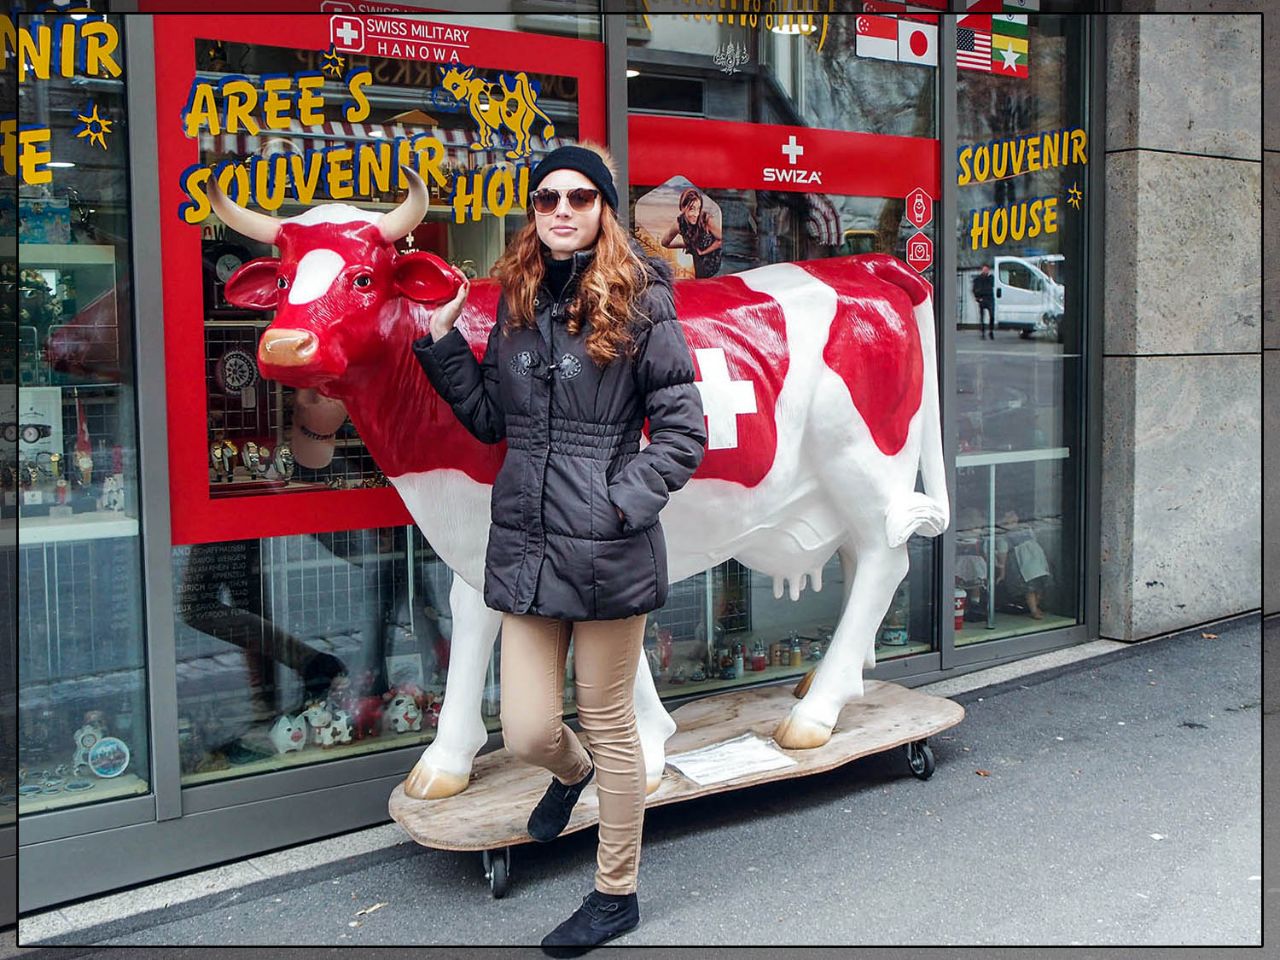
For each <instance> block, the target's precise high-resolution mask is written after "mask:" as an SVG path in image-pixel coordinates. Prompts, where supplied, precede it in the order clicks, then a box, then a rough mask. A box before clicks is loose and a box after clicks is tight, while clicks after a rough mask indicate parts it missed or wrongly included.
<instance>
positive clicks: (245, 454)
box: [240, 440, 262, 478]
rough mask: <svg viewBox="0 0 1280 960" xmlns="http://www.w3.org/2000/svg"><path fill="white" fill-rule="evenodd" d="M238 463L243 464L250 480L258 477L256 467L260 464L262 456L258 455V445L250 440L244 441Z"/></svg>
mask: <svg viewBox="0 0 1280 960" xmlns="http://www.w3.org/2000/svg"><path fill="white" fill-rule="evenodd" d="M240 462H241V463H243V464H244V468H245V470H247V471H248V472H249V476H250V477H251V478H256V477H257V476H258V467H259V466H261V464H262V455H261V454H260V453H258V445H257V444H256V443H254V442H253V441H252V440H248V441H246V442H245V445H244V448H243V449H242V450H241V451H240Z"/></svg>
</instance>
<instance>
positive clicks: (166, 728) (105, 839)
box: [0, 0, 1106, 920]
mask: <svg viewBox="0 0 1280 960" xmlns="http://www.w3.org/2000/svg"><path fill="white" fill-rule="evenodd" d="M625 11H626V3H625V0H602V3H601V14H602V17H603V21H604V22H603V30H602V38H603V42H604V43H605V54H606V55H605V63H606V109H607V124H608V126H607V129H608V136H609V145H610V149H611V150H612V152H613V154H614V155H615V157H617V159H618V163H619V167H620V171H621V173H620V182H619V184H618V186H619V190H620V192H622V195H623V196H626V195H627V193H626V191H627V188H628V183H627V173H626V171H627V160H628V153H629V151H628V140H627V116H628V113H627V84H626V75H625V71H626V63H627V54H628V48H627V38H626V13H625ZM1088 19H1089V27H1088V31H1087V36H1086V56H1087V57H1088V63H1087V71H1088V73H1087V75H1086V76H1087V78H1088V83H1089V85H1090V88H1089V90H1088V93H1087V96H1088V101H1089V117H1088V124H1087V127H1088V131H1089V136H1090V138H1091V139H1092V140H1093V142H1094V143H1095V144H1097V143H1099V142H1100V139H1099V138H1100V137H1101V136H1102V132H1103V131H1104V130H1105V114H1104V112H1103V105H1104V94H1105V78H1106V66H1105V60H1104V59H1103V52H1104V49H1105V23H1104V21H1105V18H1104V17H1100V16H1091V17H1089V18H1088ZM940 28H941V29H940V31H939V34H940V47H939V48H940V49H942V50H947V49H953V45H954V42H955V18H954V16H951V15H947V16H944V17H943V18H942V20H941V23H940ZM127 29H128V38H127V43H126V58H127V59H126V62H127V64H128V71H129V73H128V76H129V78H130V81H131V82H130V83H129V85H128V105H129V123H128V130H129V143H130V147H131V149H130V163H131V166H130V189H131V197H130V204H131V209H132V217H133V231H132V243H133V247H132V261H133V270H134V283H133V288H134V307H135V315H136V318H137V337H138V340H137V349H136V356H137V364H138V367H137V369H138V386H137V389H138V394H139V397H144V396H145V397H146V399H147V402H146V403H141V402H140V403H139V404H138V409H139V445H140V463H141V476H140V482H141V498H140V499H141V504H142V519H143V522H142V531H143V532H142V548H143V558H144V559H143V572H144V583H143V590H144V611H145V618H146V637H147V651H146V653H147V680H148V698H149V707H150V711H151V713H150V717H149V718H148V731H149V734H150V738H151V744H152V748H151V785H152V793H151V794H150V795H147V796H144V797H134V798H130V799H127V800H121V801H115V802H111V803H102V804H96V805H91V806H87V807H83V808H74V809H71V810H67V811H59V812H55V813H49V814H40V815H36V816H32V817H29V818H24V819H22V820H21V822H20V824H19V829H18V830H17V833H18V834H19V835H20V836H19V838H18V842H19V843H20V844H21V860H22V867H24V868H25V869H24V870H23V874H22V882H21V884H20V885H19V889H18V897H17V906H18V910H19V911H20V912H28V911H32V910H38V909H43V908H46V907H49V906H52V905H54V904H57V903H62V902H66V901H68V900H72V899H76V898H80V897H86V896H93V895H96V894H100V893H103V892H105V891H108V890H115V889H119V888H121V887H124V886H129V885H132V884H138V883H145V882H149V881H154V880H157V879H159V878H162V877H165V876H170V875H173V874H177V873H181V872H184V871H188V870H196V869H202V868H206V867H210V866H213V865H215V864H218V863H225V862H229V861H235V860H240V859H243V858H245V857H250V856H255V855H259V854H262V853H265V852H267V851H270V850H273V849H277V848H280V847H285V846H290V845H293V844H297V843H303V842H307V841H310V840H316V839H320V838H322V837H327V836H333V835H336V834H340V833H344V832H348V831H351V830H355V829H360V828H363V827H367V826H372V825H375V824H379V823H385V822H386V821H387V812H386V798H387V796H388V795H389V793H390V792H391V789H392V788H393V787H394V786H395V785H396V784H397V783H399V782H400V780H401V779H402V778H403V776H404V772H405V771H406V770H407V769H408V768H409V767H411V766H412V764H413V762H414V761H415V760H416V759H417V756H418V754H419V753H420V751H421V749H422V744H421V743H418V744H414V745H412V746H407V747H405V748H402V749H390V750H387V751H386V752H382V753H376V754H368V755H365V756H362V757H353V758H350V759H345V760H334V761H330V762H322V763H317V764H314V765H309V766H304V767H294V768H290V769H288V770H281V771H276V772H273V773H264V774H259V775H254V776H247V777H242V778H237V779H233V780H225V781H220V782H217V783H210V784H201V785H198V786H192V787H185V788H184V787H183V786H182V783H181V773H180V770H179V766H178V748H177V737H176V730H177V698H176V691H177V675H176V661H175V652H176V648H175V637H174V626H173V623H174V620H173V613H174V611H173V583H172V570H171V552H170V546H169V498H168V475H167V471H166V465H167V419H166V417H167V412H166V405H165V373H164V354H163V338H162V337H161V336H159V335H158V334H159V333H160V332H161V331H160V328H161V318H162V316H163V308H162V297H163V290H162V283H163V277H162V276H161V271H160V267H159V256H158V254H159V249H160V237H159V224H160V220H159V218H160V216H161V215H162V213H163V211H161V210H160V209H159V201H158V197H157V195H156V193H157V192H156V190H155V185H156V184H157V183H158V182H159V181H158V176H159V171H158V164H157V159H156V157H155V153H154V150H150V149H148V145H149V143H150V133H151V132H152V131H154V129H155V123H156V108H155V97H154V63H155V59H154V36H153V31H152V18H151V17H150V16H143V15H134V16H131V17H129V18H128V27H127ZM948 61H949V62H948ZM938 69H939V74H938V83H939V93H938V100H937V103H938V124H939V140H940V150H941V151H942V158H943V176H942V183H941V192H940V193H941V195H940V197H939V203H938V215H939V221H938V223H939V227H938V229H937V230H936V231H935V236H936V241H937V242H936V250H937V251H938V270H939V271H940V273H939V276H938V280H939V283H938V290H937V295H938V298H939V301H938V314H937V315H938V317H939V322H938V327H937V351H938V367H939V369H938V374H939V387H940V391H941V394H940V401H941V415H942V425H943V431H944V435H943V452H944V459H945V462H946V465H947V475H948V488H949V490H950V492H951V493H952V495H953V497H954V491H955V468H956V452H957V451H956V441H955V435H956V431H955V426H956V424H955V402H954V394H955V364H954V361H953V356H952V354H953V351H954V348H955V330H954V324H952V323H950V322H949V319H950V318H951V317H953V316H954V315H955V303H956V297H957V295H958V291H957V284H956V278H955V262H956V255H957V251H956V240H955V235H954V233H955V231H954V224H955V217H956V209H957V202H958V197H957V188H956V185H955V183H954V178H952V177H949V176H948V173H949V171H950V166H949V164H948V163H947V162H946V161H947V158H948V157H951V156H953V155H954V151H955V146H956V135H957V134H956V129H957V126H956V114H955V110H956V93H957V86H956V82H957V78H956V69H955V63H954V59H950V58H946V57H943V58H940V63H939V68H938ZM1103 158H1104V155H1103V154H1102V153H1101V152H1098V151H1095V154H1094V158H1093V160H1092V161H1091V164H1090V168H1089V171H1088V174H1087V176H1088V180H1087V182H1088V184H1089V190H1090V191H1091V201H1092V202H1091V205H1090V212H1089V220H1088V227H1089V238H1088V243H1087V250H1088V263H1087V265H1086V271H1087V273H1086V289H1087V290H1088V291H1089V294H1088V315H1087V318H1086V337H1087V340H1086V344H1085V349H1086V350H1087V351H1088V356H1087V358H1086V374H1085V375H1086V384H1085V389H1084V391H1083V396H1084V408H1083V409H1082V410H1081V411H1080V414H1081V416H1082V417H1083V418H1084V423H1085V426H1084V431H1083V433H1084V439H1083V443H1084V449H1083V456H1084V457H1085V461H1086V462H1085V465H1084V470H1085V474H1084V480H1085V483H1084V487H1083V489H1084V504H1083V509H1082V511H1081V512H1082V513H1083V514H1084V517H1083V519H1082V523H1083V526H1084V530H1083V538H1082V540H1081V541H1080V542H1081V544H1082V547H1081V549H1082V550H1083V557H1082V561H1081V576H1082V577H1083V592H1084V596H1083V605H1084V623H1082V624H1079V625H1075V626H1072V627H1067V628H1063V629H1059V630H1050V631H1044V632H1042V633H1035V634H1026V635H1021V636H1016V637H1008V638H1002V639H1000V640H992V641H985V642H982V643H975V644H973V645H970V646H965V647H959V648H957V647H956V646H955V631H954V623H953V618H952V617H951V615H950V614H951V606H950V602H949V601H950V595H951V590H949V589H945V587H946V585H947V584H950V583H952V582H953V580H954V531H953V528H949V529H948V531H947V532H946V533H945V534H944V535H943V536H942V537H940V538H938V540H937V541H936V545H935V553H934V558H935V560H934V570H933V577H932V582H933V586H934V590H935V611H934V616H935V628H936V634H935V636H936V638H937V649H935V650H932V651H929V652H927V653H921V654H916V655H913V656H908V657H902V658H898V659H894V660H889V661H886V662H884V663H882V664H880V665H878V666H877V667H876V669H875V670H874V671H872V672H871V673H870V674H869V675H870V676H872V677H875V678H877V679H883V680H894V681H897V682H901V683H903V684H904V685H907V686H918V685H920V684H924V683H929V682H932V681H934V680H939V679H943V678H949V677H954V676H959V675H961V674H964V673H967V672H970V671H972V670H975V669H979V668H982V667H988V666H994V665H998V664H1001V663H1006V662H1011V661H1013V660H1019V659H1023V658H1025V657H1027V656H1031V655H1033V654H1036V653H1040V652H1044V651H1048V650H1054V649H1058V648H1061V647H1065V646H1070V645H1074V644H1078V643H1081V642H1084V641H1087V640H1089V639H1091V638H1093V637H1096V636H1097V630H1098V604H1099V581H1098V575H1099V562H1098V549H1099V539H1100V529H1099V518H1098V516H1097V510H1096V506H1097V503H1098V492H1099V489H1100V485H1101V468H1100V462H1099V461H1100V442H1101V424H1100V422H1098V419H1097V418H1098V415H1099V412H1100V410H1101V342H1102V327H1101V323H1102V306H1103V287H1102V269H1103V260H1102V252H1103V240H1104V238H1103V231H1102V225H1103V222H1104V221H1103V217H1104V210H1103V205H1102V200H1103V198H1104V196H1105V189H1104V186H1105V169H1104V166H1103ZM627 215H628V211H627V207H626V205H623V209H622V210H621V211H620V216H621V218H623V219H624V224H625V219H626V217H627ZM939 551H940V552H939ZM691 699H697V697H692V696H691V697H684V698H673V699H670V700H667V701H665V702H666V703H667V705H668V707H674V706H676V705H678V704H679V703H682V702H687V701H688V700H691ZM170 733H173V735H170ZM500 743H501V736H500V734H492V735H491V736H490V738H489V741H488V745H487V746H486V748H485V749H486V750H488V749H493V748H495V747H497V746H498V745H499V744H500ZM13 833H14V828H13V827H7V828H0V859H5V855H6V852H7V851H9V850H10V849H11V846H12V842H11V841H9V843H10V846H6V842H7V841H6V836H10V837H11V836H12V835H13ZM108 862H109V863H111V864H112V870H111V871H110V877H109V879H108V877H107V875H106V871H100V872H95V871H86V870H84V869H83V867H82V865H83V864H85V863H108ZM0 875H2V873H0ZM3 892H4V890H3V888H0V895H2V894H3ZM2 919H3V918H0V920H2Z"/></svg>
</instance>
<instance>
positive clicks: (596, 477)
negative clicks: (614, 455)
mask: <svg viewBox="0 0 1280 960" xmlns="http://www.w3.org/2000/svg"><path fill="white" fill-rule="evenodd" d="M605 468H606V464H604V463H601V462H599V461H594V460H593V461H592V467H591V536H592V538H593V539H595V540H617V539H618V538H619V537H621V536H622V519H621V518H620V517H619V516H618V508H617V507H615V506H614V505H613V501H612V500H610V499H609V481H608V479H607V478H606V475H605Z"/></svg>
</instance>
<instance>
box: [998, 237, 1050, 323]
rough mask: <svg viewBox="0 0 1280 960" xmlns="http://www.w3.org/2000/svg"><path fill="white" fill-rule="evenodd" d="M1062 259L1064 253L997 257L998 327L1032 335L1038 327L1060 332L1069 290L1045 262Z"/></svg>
mask: <svg viewBox="0 0 1280 960" xmlns="http://www.w3.org/2000/svg"><path fill="white" fill-rule="evenodd" d="M1062 259H1064V258H1063V256H1062V254H1060V253H1054V254H1047V255H1045V256H1041V257H1030V258H1024V257H996V258H995V272H994V280H995V284H994V287H995V316H994V320H995V326H996V329H1001V328H1003V329H1006V330H1021V331H1022V336H1023V337H1030V336H1031V335H1032V334H1033V333H1035V332H1036V331H1046V332H1048V333H1049V334H1051V335H1052V336H1054V337H1056V336H1057V334H1058V321H1059V320H1061V319H1062V314H1063V303H1064V297H1065V290H1064V288H1063V286H1062V284H1060V283H1058V282H1057V281H1055V280H1054V279H1053V278H1052V277H1050V276H1049V275H1048V274H1047V273H1045V272H1044V270H1043V269H1041V265H1042V264H1045V263H1057V262H1059V261H1061V260H1062Z"/></svg>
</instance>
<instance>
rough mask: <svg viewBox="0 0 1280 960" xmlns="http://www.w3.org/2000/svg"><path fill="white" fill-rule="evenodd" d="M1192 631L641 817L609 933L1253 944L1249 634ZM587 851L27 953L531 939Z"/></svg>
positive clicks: (200, 905)
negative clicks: (617, 916)
mask: <svg viewBox="0 0 1280 960" xmlns="http://www.w3.org/2000/svg"><path fill="white" fill-rule="evenodd" d="M1277 626H1278V625H1277V624H1275V623H1273V624H1271V625H1270V626H1269V628H1268V632H1269V633H1275V634H1280V629H1277ZM1204 632H1207V631H1200V630H1195V631H1191V632H1189V633H1187V634H1183V635H1180V636H1177V637H1172V638H1166V639H1162V640H1157V641H1151V642H1148V643H1144V644H1139V645H1135V646H1133V647H1131V648H1127V649H1125V650H1123V651H1121V652H1118V653H1115V654H1110V655H1106V656H1102V657H1097V658H1093V659H1091V660H1087V661H1084V662H1082V663H1078V664H1073V665H1071V666H1068V667H1064V668H1060V669H1058V670H1055V671H1050V672H1047V673H1043V674H1034V675H1031V676H1028V677H1023V678H1020V679H1018V680H1016V681H1013V682H1011V683H1008V684H1005V685H1003V686H1000V687H990V688H986V689H983V690H978V691H975V692H973V693H969V694H965V695H963V696H960V697H957V698H956V699H957V700H959V701H960V702H962V703H963V704H964V705H965V709H966V711H967V716H966V718H965V720H964V722H963V723H962V724H961V725H960V726H958V727H956V728H954V729H953V730H951V731H949V732H948V735H944V736H941V737H938V738H934V739H933V740H931V741H930V742H931V744H932V745H933V749H934V753H935V756H936V760H937V772H936V773H935V775H934V777H933V778H932V779H931V780H929V781H927V782H922V781H919V780H917V779H915V778H914V777H912V776H911V775H910V774H909V772H908V770H907V767H906V763H905V759H904V757H903V755H902V753H901V752H900V751H895V752H894V753H891V754H886V755H880V756H876V757H870V758H866V759H864V760H860V761H856V762H854V763H851V764H849V765H847V766H845V767H843V768H840V769H838V770H835V771H833V772H830V773H827V774H820V775H815V776H813V777H810V778H805V779H804V780H800V781H784V782H781V783H778V784H773V785H764V786H760V787H755V788H752V789H748V790H743V791H739V792H736V793H730V794H723V795H719V796H713V797H708V798H704V799H701V800H695V801H689V802H687V803H683V804H676V805H672V806H667V807H662V808H659V809H656V810H653V811H650V812H649V814H648V816H647V819H646V823H645V843H644V856H643V862H642V865H641V873H640V876H641V889H640V895H641V915H642V918H643V922H642V923H641V926H640V927H639V928H638V929H637V930H635V931H634V932H633V933H631V934H629V935H628V936H626V937H625V938H623V939H621V940H619V941H617V942H618V943H620V944H622V943H625V944H631V945H673V944H703V945H708V946H728V945H735V944H742V945H747V944H757V945H759V944H784V945H785V944H790V945H799V944H815V945H820V944H830V945H835V944H853V945H929V944H936V945H956V946H958V945H965V944H983V945H992V946H994V945H1024V944H1037V945H1070V944H1079V945H1088V946H1092V947H1101V946H1105V945H1138V944H1160V945H1181V946H1190V945H1197V944H1206V945H1208V944H1217V945H1222V944H1232V945H1240V946H1245V945H1258V944H1259V943H1260V942H1261V936H1262V919H1261V902H1262V895H1263V883H1262V872H1263V871H1262V821H1261V800H1262V793H1261V740H1260V736H1261V728H1262V719H1263V710H1262V677H1261V673H1262V672H1261V656H1260V655H1261V648H1262V627H1261V625H1260V621H1259V620H1258V619H1257V618H1251V619H1247V620H1244V621H1237V622H1235V623H1234V624H1233V625H1231V626H1229V627H1224V628H1220V629H1219V630H1218V631H1217V636H1216V637H1205V636H1203V635H1202V634H1203V633H1204ZM1276 639H1277V640H1280V637H1277V638H1276ZM1272 722H1273V719H1269V720H1268V725H1269V726H1270V725H1271V723H1272ZM594 853H595V833H594V831H584V832H583V833H579V834H575V835H573V836H570V837H566V838H564V839H563V840H561V841H557V842H555V843H552V844H549V845H547V846H545V847H534V846H532V845H530V846H524V847H519V848H517V849H516V850H515V852H514V861H513V879H512V889H511V892H510V893H509V894H508V895H507V897H506V898H505V899H503V900H499V901H495V900H492V899H491V898H490V896H489V891H488V886H487V883H486V881H485V879H484V877H483V876H482V873H481V869H480V858H479V856H478V855H477V854H457V853H448V852H441V851H435V850H427V849H421V848H418V847H416V846H415V845H413V844H411V843H409V842H405V843H404V844H401V845H399V846H397V847H394V848H391V849H389V850H386V851H383V852H380V853H378V854H375V855H371V856H365V857H361V858H358V859H355V860H348V861H342V862H339V863H337V864H333V865H330V866H327V867H323V868H318V869H316V870H313V871H309V872H305V873H299V874H297V875H295V876H293V877H291V878H290V879H289V880H288V881H287V882H278V881H271V882H265V883H262V884H257V885H255V886H252V887H247V888H244V889H242V890H239V891H235V892H234V893H231V894H222V895H218V896H214V897H210V898H207V899H205V900H199V901H193V902H191V903H188V904H183V905H181V906H179V907H176V908H173V909H169V910H157V911H155V912H152V913H149V914H143V915H140V916H138V917H132V918H128V919H126V920H123V921H120V922H117V923H113V924H109V925H106V926H103V927H98V928H95V929H94V930H92V931H90V932H89V933H88V934H87V935H86V934H79V935H77V937H76V939H77V940H78V941H79V943H80V944H82V945H86V946H87V945H89V944H92V946H89V948H88V949H84V948H82V949H79V950H37V951H33V952H30V953H27V952H25V951H24V955H25V956H28V957H41V956H46V957H53V956H66V957H70V956H73V955H79V956H87V957H98V956H102V957H108V956H111V957H116V956H119V954H118V953H116V952H115V951H104V950H100V949H98V948H99V947H102V946H124V945H132V946H134V947H135V948H136V947H139V946H145V945H153V946H158V945H183V946H187V947H199V946H205V947H208V946H211V945H222V946H228V947H229V946H233V945H254V944H256V945H268V944H270V945H291V946H303V945H315V946H344V945H361V946H374V945H392V944H399V945H426V944H442V945H444V944H447V945H474V944H487V945H494V946H497V945H520V944H525V945H528V944H536V943H537V942H538V940H539V939H540V938H541V937H542V935H543V934H544V933H546V932H547V931H548V930H549V929H550V928H551V927H553V926H554V925H555V924H556V923H558V922H559V921H560V920H561V919H563V918H564V917H565V916H567V915H568V913H569V912H570V911H572V910H573V909H574V908H575V907H576V906H577V904H578V902H579V898H580V897H581V896H582V895H583V894H585V893H586V892H587V890H588V889H589V888H590V885H591V878H592V871H593V869H594ZM1277 892H1280V891H1277ZM374 904H385V906H382V907H380V908H379V909H377V910H375V911H374V912H372V913H366V914H364V915H363V916H357V912H358V911H360V910H362V909H365V908H368V907H371V906H373V905H374ZM68 909H74V907H70V908H68ZM324 952H325V951H322V950H315V949H312V950H310V951H307V953H306V955H307V956H309V957H317V956H320V955H322V954H323V953H324ZM453 952H455V951H442V952H441V954H440V955H449V954H450V953H453ZM518 953H527V951H518ZM707 953H708V955H714V954H715V953H716V951H715V950H711V951H707ZM187 954H190V955H192V956H196V955H197V953H196V951H195V950H181V951H174V952H172V953H170V952H165V953H163V954H161V953H160V952H156V953H155V955H156V956H160V955H164V956H184V955H187ZM128 955H129V956H130V957H138V958H143V957H147V956H150V955H152V952H151V951H148V950H137V949H135V950H131V951H129V953H128ZM198 955H199V956H201V957H208V956H210V955H211V954H210V953H209V952H208V951H207V950H206V951H204V952H202V953H199V954H198ZM213 955H216V956H219V957H223V956H226V957H230V956H233V955H234V954H233V952H232V951H229V950H224V951H216V952H215V953H214V954H213ZM252 955H256V956H264V955H266V954H263V953H262V952H261V950H260V949H259V950H255V951H253V952H252ZM271 955H275V952H274V951H273V952H272V954H271ZM655 955H657V953H656V952H655ZM1172 955H1173V954H1172V953H1169V954H1162V956H1172Z"/></svg>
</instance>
